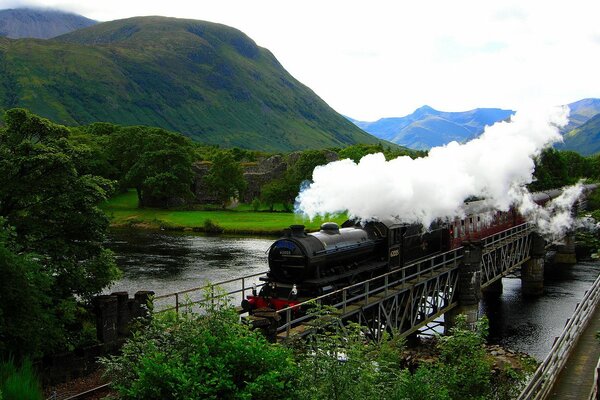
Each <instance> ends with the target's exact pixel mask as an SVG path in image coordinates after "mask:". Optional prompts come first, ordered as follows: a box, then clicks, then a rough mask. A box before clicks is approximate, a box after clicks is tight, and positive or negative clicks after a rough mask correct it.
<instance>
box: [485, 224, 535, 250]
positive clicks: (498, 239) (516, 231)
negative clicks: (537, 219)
mask: <svg viewBox="0 0 600 400" xmlns="http://www.w3.org/2000/svg"><path fill="white" fill-rule="evenodd" d="M533 230H534V226H533V224H530V223H528V222H525V223H522V224H521V225H517V226H513V227H512V228H508V229H506V230H504V231H502V232H498V233H495V234H493V235H490V236H487V237H485V238H483V239H481V244H482V245H483V247H484V248H489V247H493V246H496V245H499V244H502V243H503V242H504V241H505V240H507V239H511V240H512V239H513V238H514V237H515V236H516V235H523V236H524V235H528V234H530V233H531V232H533Z"/></svg>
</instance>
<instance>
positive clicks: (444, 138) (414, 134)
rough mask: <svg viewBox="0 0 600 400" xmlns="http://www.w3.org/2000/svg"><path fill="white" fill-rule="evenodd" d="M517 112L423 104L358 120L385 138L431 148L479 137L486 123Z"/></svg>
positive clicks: (359, 124) (408, 144)
mask: <svg viewBox="0 0 600 400" xmlns="http://www.w3.org/2000/svg"><path fill="white" fill-rule="evenodd" d="M513 113H514V111H511V110H502V109H498V108H477V109H475V110H471V111H465V112H443V111H437V110H435V109H433V108H431V107H429V106H423V107H421V108H419V109H417V110H415V112H413V113H412V114H409V115H407V116H404V117H400V118H382V119H380V120H378V121H375V122H361V121H355V122H354V123H355V124H356V125H357V126H359V127H360V128H362V129H364V130H365V131H367V132H369V133H371V134H373V135H375V136H377V137H379V138H381V139H385V140H389V141H391V142H393V143H396V144H400V145H402V146H406V147H409V148H413V149H419V150H427V149H430V148H431V147H434V146H440V145H443V144H446V143H449V142H451V141H453V140H456V141H458V142H462V141H465V140H468V139H471V138H473V137H476V136H477V135H479V134H480V133H481V132H483V129H484V127H485V126H486V125H492V124H494V123H495V122H498V121H502V120H505V119H507V118H509V117H510V116H511V115H512V114H513Z"/></svg>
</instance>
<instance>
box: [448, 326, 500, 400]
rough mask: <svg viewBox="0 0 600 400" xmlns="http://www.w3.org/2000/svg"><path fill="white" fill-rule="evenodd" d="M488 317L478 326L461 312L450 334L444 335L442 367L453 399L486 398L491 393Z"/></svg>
mask: <svg viewBox="0 0 600 400" xmlns="http://www.w3.org/2000/svg"><path fill="white" fill-rule="evenodd" d="M487 332H488V323H487V319H485V318H484V319H482V320H480V321H479V322H478V323H477V324H476V326H475V330H473V329H471V328H470V327H469V326H468V324H467V322H466V317H464V316H463V315H460V316H459V317H458V318H457V321H456V326H455V327H454V328H452V329H451V331H450V333H451V335H449V336H445V337H441V338H440V342H439V343H438V348H439V350H440V361H439V368H440V372H441V374H442V376H443V379H444V381H445V382H446V387H447V388H448V390H449V393H450V396H451V398H452V399H465V400H469V399H473V400H475V399H485V398H488V397H489V395H490V393H491V378H492V363H491V360H489V359H488V357H487V354H486V352H485V348H484V344H485V338H486V336H487Z"/></svg>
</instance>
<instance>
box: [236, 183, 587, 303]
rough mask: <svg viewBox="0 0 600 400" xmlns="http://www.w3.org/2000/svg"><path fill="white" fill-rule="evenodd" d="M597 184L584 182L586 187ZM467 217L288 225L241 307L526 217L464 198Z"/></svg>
mask: <svg viewBox="0 0 600 400" xmlns="http://www.w3.org/2000/svg"><path fill="white" fill-rule="evenodd" d="M595 187H596V185H587V186H586V190H591V189H593V188H595ZM561 193H562V190H552V191H548V192H538V193H535V194H534V195H533V200H534V201H535V202H536V203H538V204H540V205H544V204H545V203H546V202H548V201H550V200H551V199H553V198H555V197H557V196H559V195H560V194H561ZM464 210H465V215H466V216H465V217H463V218H455V219H454V220H448V221H445V222H441V221H439V222H437V223H434V224H433V225H432V226H430V227H429V229H423V226H422V225H419V224H406V223H400V222H398V221H394V220H388V221H372V222H368V223H366V224H364V225H361V224H359V223H357V222H355V221H352V220H349V221H346V222H345V223H344V224H342V226H341V227H340V226H338V224H336V223H333V222H327V223H324V224H323V225H321V229H320V230H319V231H318V232H314V233H306V232H305V229H304V226H303V225H292V226H291V227H290V228H289V229H286V230H285V231H284V236H283V237H282V238H280V239H278V240H277V241H275V242H274V243H273V244H272V245H271V247H270V248H269V250H268V261H269V272H268V273H267V277H266V278H263V280H264V281H265V285H263V287H262V288H261V291H260V293H258V294H256V293H254V294H253V295H252V296H248V297H247V299H246V300H244V301H243V302H242V307H243V308H244V310H246V311H248V312H250V313H252V312H253V310H257V309H261V310H264V309H268V310H280V309H282V308H286V307H291V306H294V305H296V304H298V303H299V302H301V301H302V300H304V299H308V298H312V297H316V296H320V295H323V294H327V293H330V292H332V291H335V290H337V289H341V288H343V287H346V286H349V285H351V284H353V283H358V282H361V281H364V280H367V279H370V278H372V277H375V276H377V275H380V274H382V273H385V272H388V271H394V270H397V269H399V268H403V267H404V265H406V264H407V263H410V262H412V261H415V260H418V259H421V258H425V257H428V256H432V255H434V254H436V253H441V252H445V251H449V250H452V249H455V248H458V247H460V246H462V244H463V243H464V242H465V241H473V240H477V239H480V238H483V237H487V236H490V235H493V234H495V233H498V232H501V231H504V230H506V229H509V228H511V227H513V226H517V225H519V224H522V223H524V222H525V220H524V218H523V217H522V216H521V215H520V214H519V213H518V212H517V210H515V209H514V208H511V209H509V210H508V211H490V210H489V208H487V207H486V204H485V202H484V201H481V200H479V201H472V202H467V203H465V205H464Z"/></svg>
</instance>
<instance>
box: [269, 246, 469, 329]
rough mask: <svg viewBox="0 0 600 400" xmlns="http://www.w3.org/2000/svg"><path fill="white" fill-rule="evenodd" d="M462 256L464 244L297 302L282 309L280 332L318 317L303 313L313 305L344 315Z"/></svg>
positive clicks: (280, 311) (430, 273) (452, 262)
mask: <svg viewBox="0 0 600 400" xmlns="http://www.w3.org/2000/svg"><path fill="white" fill-rule="evenodd" d="M462 257H463V253H462V247H461V248H458V249H454V250H452V251H449V252H446V253H442V254H437V255H435V256H431V257H428V258H425V259H423V260H418V261H415V262H412V263H409V264H407V265H406V266H404V267H403V268H400V269H397V270H394V271H391V272H387V273H385V274H382V275H379V276H377V277H375V278H371V279H367V280H365V281H363V282H359V283H355V284H353V285H350V286H347V287H345V288H342V289H339V290H336V291H333V292H330V293H327V294H324V295H322V296H319V297H315V298H313V299H310V300H308V301H305V302H303V303H300V304H297V305H295V306H292V307H287V308H283V309H281V310H278V311H277V314H279V316H280V317H281V319H282V321H283V322H282V323H280V325H279V327H278V328H277V332H278V333H282V332H286V336H287V337H289V336H290V330H291V328H292V327H294V326H297V325H299V324H301V323H303V322H305V321H308V320H310V319H312V318H314V316H313V315H310V314H303V313H299V312H298V311H299V310H306V309H310V308H311V307H312V306H314V305H317V306H319V305H322V304H326V305H328V306H331V307H334V308H336V309H338V310H340V311H341V313H342V315H344V314H346V313H347V311H348V308H349V307H351V306H352V305H356V304H361V305H365V304H368V303H369V301H370V299H372V297H373V296H375V295H381V294H383V295H387V294H388V291H389V290H392V289H393V288H395V287H398V286H400V285H402V284H406V283H408V282H411V281H413V280H418V279H419V278H422V277H424V276H426V275H428V276H429V277H430V276H431V275H432V273H433V272H435V271H437V270H439V269H441V268H444V267H448V266H449V265H452V266H454V267H457V265H456V264H457V263H458V260H460V259H462ZM298 314H300V315H298Z"/></svg>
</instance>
